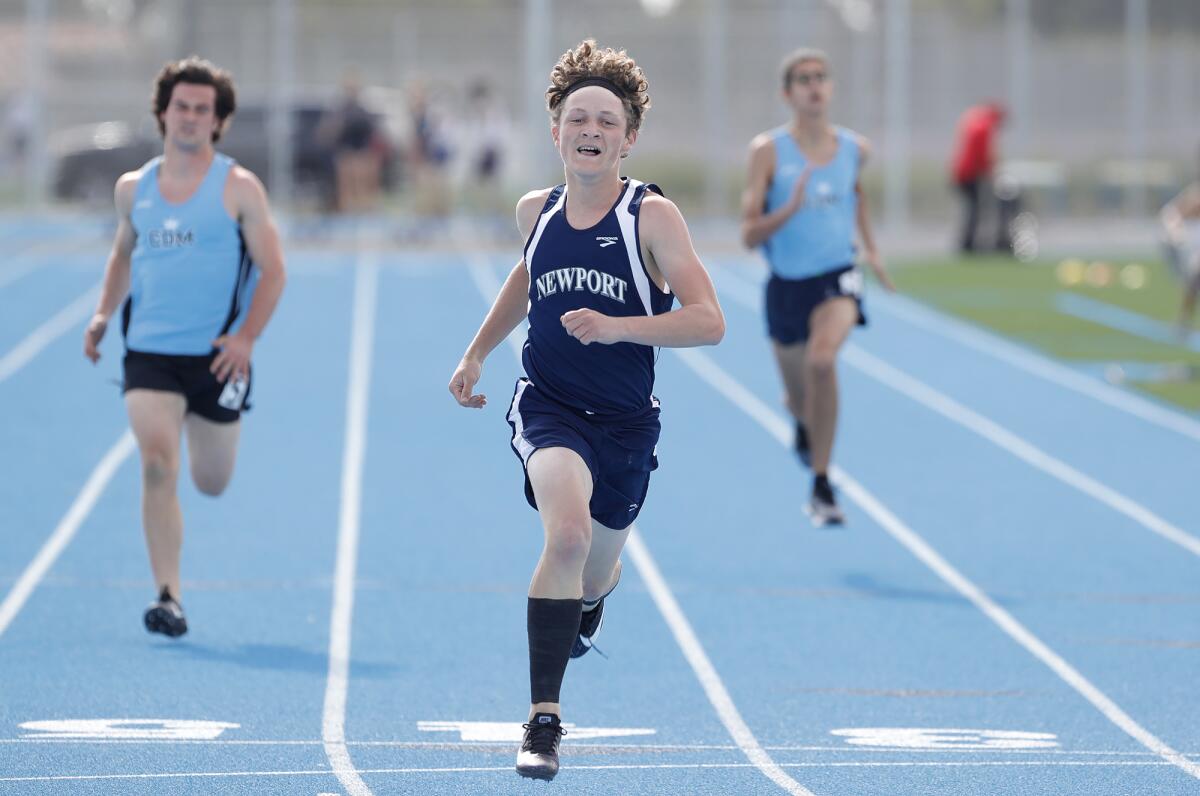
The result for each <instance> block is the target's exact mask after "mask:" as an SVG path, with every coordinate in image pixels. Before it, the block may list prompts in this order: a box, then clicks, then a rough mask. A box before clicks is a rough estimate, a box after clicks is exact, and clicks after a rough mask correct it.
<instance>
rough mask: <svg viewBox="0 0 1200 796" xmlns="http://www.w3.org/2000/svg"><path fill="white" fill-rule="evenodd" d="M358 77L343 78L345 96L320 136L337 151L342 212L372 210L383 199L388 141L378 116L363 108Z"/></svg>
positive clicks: (335, 160) (327, 117)
mask: <svg viewBox="0 0 1200 796" xmlns="http://www.w3.org/2000/svg"><path fill="white" fill-rule="evenodd" d="M360 92H361V86H360V84H359V81H358V78H357V77H355V76H353V75H348V76H347V77H346V78H345V79H344V80H343V81H342V97H341V99H340V100H339V101H338V104H337V105H336V106H335V107H334V108H332V109H331V110H330V111H329V112H328V113H326V115H325V118H324V119H322V120H321V128H320V130H319V131H318V136H319V137H320V138H321V140H322V142H323V143H324V144H325V145H327V146H329V147H331V148H332V150H333V165H334V172H335V179H336V193H337V199H336V207H337V210H338V212H341V213H356V212H363V211H366V210H370V209H371V208H372V207H374V206H375V204H376V202H377V201H378V200H379V184H380V174H381V171H382V169H383V161H384V158H385V157H386V155H387V146H388V145H387V141H386V139H385V138H384V136H383V135H382V133H381V132H380V130H379V129H378V125H377V124H376V119H375V116H373V115H372V114H371V113H370V112H368V111H367V109H366V108H365V107H363V104H362V101H361V100H360V98H359V94H360Z"/></svg>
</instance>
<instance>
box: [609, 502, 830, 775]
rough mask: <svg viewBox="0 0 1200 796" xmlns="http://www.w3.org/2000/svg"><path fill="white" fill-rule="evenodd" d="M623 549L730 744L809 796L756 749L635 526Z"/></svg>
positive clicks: (764, 753) (762, 768)
mask: <svg viewBox="0 0 1200 796" xmlns="http://www.w3.org/2000/svg"><path fill="white" fill-rule="evenodd" d="M625 549H626V550H628V551H629V555H630V557H631V558H632V559H633V563H634V566H636V567H637V570H638V574H639V575H641V577H642V581H643V582H645V584H646V588H647V589H649V591H650V596H651V597H653V598H654V604H655V605H656V606H658V610H659V613H661V614H662V616H663V619H664V620H666V622H667V626H668V627H670V628H671V633H672V634H673V635H674V636H675V641H676V643H678V644H679V648H680V649H681V650H683V655H684V657H685V658H687V662H688V663H689V664H690V665H691V667H692V671H694V672H695V673H696V679H697V680H699V681H700V685H701V686H702V687H703V688H704V693H705V695H706V696H707V697H708V701H709V702H710V703H712V706H713V708H714V709H715V710H716V711H717V715H718V716H719V717H720V719H721V723H722V724H724V725H725V729H726V730H727V731H728V732H729V735H730V737H731V738H733V741H734V743H736V744H737V746H738V748H739V749H741V750H742V753H743V754H745V755H746V759H748V760H749V761H750V763H751V764H752V765H753V766H754V767H755V768H757V769H758V770H759V771H761V772H762V773H763V774H764V775H766V776H767V778H768V779H770V780H771V781H772V782H774V783H775V784H776V785H778V786H779V787H781V788H783V789H784V790H785V791H787V792H788V793H791V794H795V796H812V791H810V790H808V789H807V788H805V787H804V786H803V785H801V784H800V783H799V782H797V781H796V780H794V779H792V778H791V777H789V776H788V775H787V773H786V772H784V770H783V769H782V768H780V767H779V765H778V764H777V763H776V762H775V761H774V760H773V759H772V758H771V756H770V755H769V754H767V752H766V751H765V750H764V749H763V748H762V746H760V745H759V743H758V739H757V738H755V737H754V733H753V732H751V731H750V727H749V726H747V725H746V722H745V720H743V719H742V714H741V713H740V712H738V709H737V705H735V704H734V702H733V697H731V696H730V695H729V691H728V690H726V688H725V684H724V683H723V682H722V681H721V676H720V675H719V674H717V669H716V667H715V666H713V665H712V661H710V660H709V659H708V655H707V654H705V652H704V647H703V645H701V644H700V639H698V638H697V637H696V633H695V631H694V630H692V625H691V623H690V622H688V620H687V617H686V616H684V614H683V609H681V608H680V607H679V603H678V602H676V601H675V595H674V594H672V593H671V589H670V587H669V586H668V585H667V582H666V580H665V579H664V578H663V576H662V573H661V572H659V569H658V565H657V564H656V563H655V562H654V557H653V556H651V555H650V551H649V550H647V549H646V545H645V544H644V543H643V542H642V536H641V532H640V531H639V530H638V529H637V527H636V525H635V526H634V529H633V532H632V533H631V534H629V539H628V541H626V543H625Z"/></svg>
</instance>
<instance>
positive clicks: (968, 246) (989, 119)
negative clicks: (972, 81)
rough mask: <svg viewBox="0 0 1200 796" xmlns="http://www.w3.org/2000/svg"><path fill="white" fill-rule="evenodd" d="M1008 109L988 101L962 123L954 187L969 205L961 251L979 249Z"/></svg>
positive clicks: (974, 110) (960, 243)
mask: <svg viewBox="0 0 1200 796" xmlns="http://www.w3.org/2000/svg"><path fill="white" fill-rule="evenodd" d="M1004 117H1005V110H1004V106H1003V105H1001V104H1000V103H998V102H988V103H985V104H983V105H975V106H973V107H970V108H968V109H967V110H966V112H964V113H963V115H962V118H960V119H959V121H958V133H957V137H956V138H957V140H956V143H955V152H954V163H953V166H952V168H953V171H954V184H955V186H956V187H957V188H958V192H959V193H960V194H962V197H963V201H964V202H965V204H966V208H965V209H966V213H965V215H964V217H963V227H962V235H961V236H960V237H959V249H960V250H961V251H963V252H973V251H975V250H976V248H977V245H976V240H975V238H976V235H977V233H978V230H979V215H980V213H979V209H980V205H981V204H982V202H983V197H984V196H985V194H986V193H987V191H988V189H989V188H990V187H991V184H992V179H991V178H992V170H993V168H994V167H995V165H996V131H997V130H998V129H999V128H1000V126H1001V125H1002V124H1004Z"/></svg>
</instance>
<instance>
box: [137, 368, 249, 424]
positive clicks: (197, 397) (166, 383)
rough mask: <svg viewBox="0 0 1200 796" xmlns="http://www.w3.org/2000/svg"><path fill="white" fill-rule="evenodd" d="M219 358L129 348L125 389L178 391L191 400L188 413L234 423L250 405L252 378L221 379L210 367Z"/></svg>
mask: <svg viewBox="0 0 1200 796" xmlns="http://www.w3.org/2000/svg"><path fill="white" fill-rule="evenodd" d="M215 357H216V354H205V355H203V356H183V355H179V354H148V353H145V352H142V351H129V350H126V352H125V362H124V365H125V379H124V382H123V384H122V389H121V391H122V392H128V391H130V390H138V389H145V390H164V391H166V392H177V393H179V394H180V395H182V396H183V397H184V398H185V399H187V411H188V412H190V413H192V414H196V415H200V417H203V418H206V419H208V420H211V421H213V422H214V423H232V422H234V421H235V420H237V419H238V418H240V417H241V414H242V412H243V411H245V410H248V409H249V408H250V384H251V380H250V378H247V379H246V380H245V381H242V382H234V383H232V384H230V383H226V382H220V381H217V377H216V376H214V375H213V374H212V371H210V370H209V368H210V367H211V366H212V362H213V359H214V358H215ZM248 375H249V374H248Z"/></svg>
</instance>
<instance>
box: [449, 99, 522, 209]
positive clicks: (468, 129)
mask: <svg viewBox="0 0 1200 796" xmlns="http://www.w3.org/2000/svg"><path fill="white" fill-rule="evenodd" d="M511 126H512V125H511V123H510V120H509V115H508V111H507V109H506V108H505V107H504V105H503V104H502V103H500V102H499V101H498V100H497V98H496V95H495V93H494V92H493V91H492V88H491V86H489V85H488V83H487V82H486V81H484V80H478V81H476V82H475V83H473V84H472V85H471V87H470V88H469V89H468V91H467V103H466V106H465V107H464V109H463V118H462V125H461V128H460V130H459V133H458V140H459V143H460V147H461V149H462V151H463V153H464V154H463V160H464V161H466V162H465V163H464V164H463V165H462V169H461V170H460V172H459V179H461V181H462V183H463V192H462V193H463V196H462V198H463V204H464V205H466V206H467V207H468V208H470V209H475V210H481V211H484V212H497V211H500V212H503V211H504V210H505V198H504V195H503V184H504V179H503V176H504V168H505V165H506V154H507V150H508V136H509V131H510V129H511Z"/></svg>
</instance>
